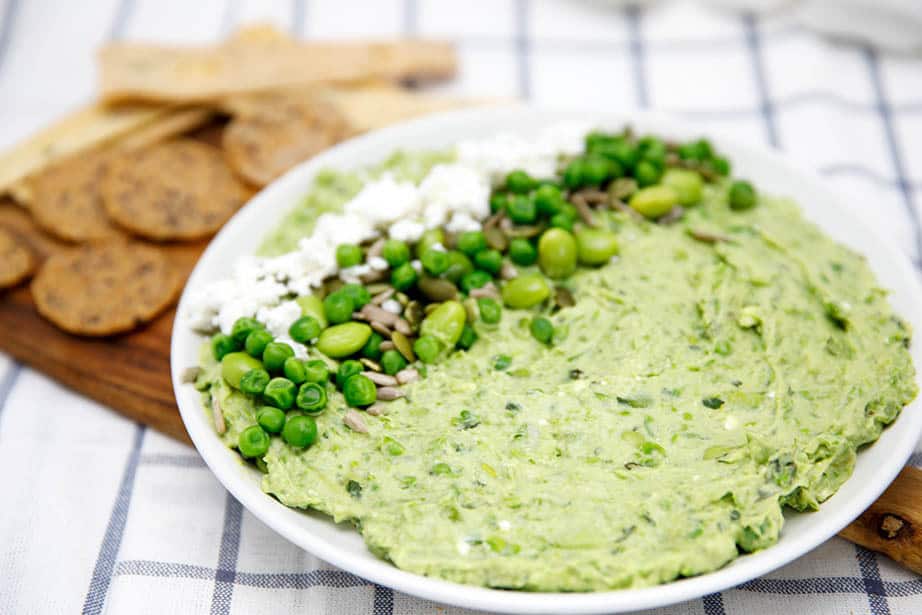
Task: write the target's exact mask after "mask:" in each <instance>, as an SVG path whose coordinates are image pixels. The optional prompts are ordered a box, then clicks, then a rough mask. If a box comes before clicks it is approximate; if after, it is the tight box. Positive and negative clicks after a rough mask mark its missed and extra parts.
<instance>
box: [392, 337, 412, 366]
mask: <svg viewBox="0 0 922 615" xmlns="http://www.w3.org/2000/svg"><path fill="white" fill-rule="evenodd" d="M391 341H392V342H394V347H395V348H396V349H397V352H399V353H400V354H402V355H403V358H404V359H406V360H407V362H409V363H412V362H413V361H415V360H416V355H415V354H413V344H411V343H410V340H408V339H407V336H406V335H405V334H403V333H401V332H400V331H394V332H393V333H391Z"/></svg>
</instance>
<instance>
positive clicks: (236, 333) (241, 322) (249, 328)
mask: <svg viewBox="0 0 922 615" xmlns="http://www.w3.org/2000/svg"><path fill="white" fill-rule="evenodd" d="M263 328H264V327H263V325H262V323H261V322H259V321H258V320H256V319H255V318H250V317H249V316H244V317H243V318H238V319H237V321H236V322H235V323H234V326H233V327H232V328H231V334H230V336H231V337H232V338H234V343H235V344H237V347H238V348H243V345H244V343H246V341H247V336H248V335H249V334H250V333H252V332H253V331H255V330H256V329H263Z"/></svg>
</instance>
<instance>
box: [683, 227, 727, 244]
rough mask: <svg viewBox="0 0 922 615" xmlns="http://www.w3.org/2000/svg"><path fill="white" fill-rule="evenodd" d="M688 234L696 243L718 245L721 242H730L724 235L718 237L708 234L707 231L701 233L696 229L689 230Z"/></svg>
mask: <svg viewBox="0 0 922 615" xmlns="http://www.w3.org/2000/svg"><path fill="white" fill-rule="evenodd" d="M688 234H689V235H691V236H692V237H694V238H695V239H697V240H698V241H701V242H704V243H719V242H721V241H730V238H729V237H727V236H726V235H718V234H717V233H709V232H708V231H701V230H697V229H689V231H688Z"/></svg>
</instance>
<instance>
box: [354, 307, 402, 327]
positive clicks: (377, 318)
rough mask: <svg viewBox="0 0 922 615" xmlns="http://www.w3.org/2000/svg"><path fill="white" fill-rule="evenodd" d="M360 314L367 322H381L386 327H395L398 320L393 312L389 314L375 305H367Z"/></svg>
mask: <svg viewBox="0 0 922 615" xmlns="http://www.w3.org/2000/svg"><path fill="white" fill-rule="evenodd" d="M360 313H361V314H362V316H364V317H365V320H369V321H373V322H379V323H381V324H382V325H384V326H385V327H393V326H394V323H395V322H397V318H398V316H397V315H396V314H394V313H393V312H389V311H387V310H385V309H384V308H382V307H380V306H378V305H375V304H373V303H367V304H365V306H364V307H363V308H362V309H361V312H360Z"/></svg>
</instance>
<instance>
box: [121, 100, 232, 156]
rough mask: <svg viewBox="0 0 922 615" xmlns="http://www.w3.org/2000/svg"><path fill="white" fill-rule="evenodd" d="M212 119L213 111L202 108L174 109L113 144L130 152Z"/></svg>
mask: <svg viewBox="0 0 922 615" xmlns="http://www.w3.org/2000/svg"><path fill="white" fill-rule="evenodd" d="M212 117H214V111H212V110H211V109H206V108H202V107H187V108H182V109H176V110H175V111H174V112H173V113H171V114H169V115H167V116H164V117H163V118H161V119H160V120H159V121H155V122H152V123H150V124H148V125H147V126H144V127H143V128H141V129H139V130H136V131H135V132H132V133H129V134H127V135H125V137H124V138H122V139H119V140H118V141H117V142H116V143H115V147H116V148H118V149H121V150H132V149H138V148H141V147H147V146H148V145H153V144H154V143H157V142H158V141H165V140H166V139H169V138H170V137H175V136H176V135H181V134H185V133H187V132H190V131H192V130H194V129H196V128H198V127H199V126H202V125H204V124H205V123H206V122H208V120H210V119H211V118H212Z"/></svg>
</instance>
